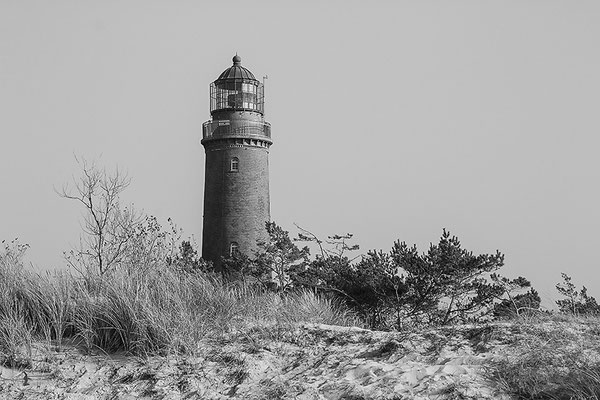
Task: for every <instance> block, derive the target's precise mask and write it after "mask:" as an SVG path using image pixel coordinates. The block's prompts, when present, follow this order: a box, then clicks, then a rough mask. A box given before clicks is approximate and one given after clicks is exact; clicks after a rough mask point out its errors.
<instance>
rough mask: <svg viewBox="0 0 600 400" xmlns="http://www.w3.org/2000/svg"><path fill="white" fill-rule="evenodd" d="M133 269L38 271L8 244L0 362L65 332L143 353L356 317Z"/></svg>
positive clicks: (305, 301)
mask: <svg viewBox="0 0 600 400" xmlns="http://www.w3.org/2000/svg"><path fill="white" fill-rule="evenodd" d="M132 271H133V272H132ZM137 271H140V272H136V269H134V268H132V269H129V272H127V273H125V272H123V273H120V272H115V273H111V274H105V275H104V276H102V277H90V276H88V277H85V279H81V278H79V277H75V276H72V275H70V274H67V273H64V272H63V273H56V274H52V275H50V274H46V275H37V274H33V273H29V272H27V271H25V270H24V269H23V267H22V265H21V263H20V257H18V254H15V251H14V249H11V248H8V247H7V248H6V249H5V252H4V253H3V254H0V356H1V357H2V360H0V362H4V363H5V364H6V363H8V364H14V363H16V362H24V361H17V360H26V359H27V350H26V348H27V346H30V342H31V341H32V340H45V341H47V342H49V343H51V344H52V345H53V346H55V348H56V349H57V350H60V347H61V346H62V343H63V340H64V338H66V337H69V338H71V339H76V340H77V341H78V342H79V343H80V344H81V345H82V346H83V347H84V348H85V349H86V350H87V351H88V352H97V351H101V352H117V351H125V352H127V353H131V354H135V355H142V356H144V355H150V354H164V353H173V352H177V353H181V352H185V353H193V352H194V350H195V349H196V348H197V343H198V341H199V340H201V339H203V338H207V337H209V338H215V339H218V338H219V337H224V336H228V335H229V334H231V333H234V334H235V333H241V332H249V331H251V330H252V329H255V328H257V327H259V328H261V327H275V328H276V330H279V331H281V330H292V329H293V325H294V324H297V323H300V322H317V323H327V324H339V325H351V324H355V323H356V320H355V319H354V318H353V317H352V315H351V314H349V313H347V312H346V311H343V310H342V308H341V306H340V305H339V304H336V303H334V302H332V301H331V300H329V299H326V298H324V297H321V296H318V295H316V294H314V293H312V292H309V291H303V292H298V293H292V294H286V295H279V294H276V293H271V292H264V291H260V290H258V289H255V288H252V287H249V286H243V285H239V284H230V283H226V282H223V281H221V280H219V279H216V278H213V277H210V276H207V275H205V274H202V273H190V272H183V271H177V270H172V269H169V268H168V267H166V266H164V265H162V266H161V265H160V264H158V263H157V264H156V265H154V266H152V267H147V266H146V267H145V268H143V269H142V268H139V269H137Z"/></svg>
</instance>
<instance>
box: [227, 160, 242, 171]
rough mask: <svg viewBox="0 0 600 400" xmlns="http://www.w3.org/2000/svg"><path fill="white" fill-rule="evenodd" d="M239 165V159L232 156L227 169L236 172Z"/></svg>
mask: <svg viewBox="0 0 600 400" xmlns="http://www.w3.org/2000/svg"><path fill="white" fill-rule="evenodd" d="M239 166H240V160H239V159H238V158H237V157H233V158H232V159H231V161H230V162H229V171H231V172H238V170H239Z"/></svg>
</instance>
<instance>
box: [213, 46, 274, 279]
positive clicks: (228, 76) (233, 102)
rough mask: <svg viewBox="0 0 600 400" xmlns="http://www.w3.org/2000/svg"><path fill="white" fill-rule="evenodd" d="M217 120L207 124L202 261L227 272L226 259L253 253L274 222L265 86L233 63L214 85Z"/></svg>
mask: <svg viewBox="0 0 600 400" xmlns="http://www.w3.org/2000/svg"><path fill="white" fill-rule="evenodd" d="M210 115H211V119H210V120H209V121H206V122H205V123H204V124H203V125H202V141H201V143H202V145H203V146H204V150H205V153H206V166H205V176H204V217H203V229H202V258H204V259H205V260H210V261H212V262H213V263H214V265H215V266H216V268H217V270H219V269H220V268H221V257H229V256H232V255H235V254H238V253H244V254H247V255H252V254H253V253H254V251H255V250H256V246H257V242H258V241H264V240H266V239H267V231H266V227H265V223H266V222H268V221H270V199H269V148H270V147H271V144H272V143H273V142H272V141H271V125H270V124H269V123H268V122H266V121H265V117H264V86H263V84H262V83H261V82H259V81H258V80H257V79H256V78H255V77H254V75H253V74H252V72H250V71H249V70H248V69H246V68H244V67H243V66H242V59H241V58H240V57H239V56H238V55H237V54H236V55H235V57H233V65H232V66H231V67H229V68H227V69H226V70H225V71H223V73H221V75H219V77H218V78H217V80H215V81H214V82H213V83H211V84H210Z"/></svg>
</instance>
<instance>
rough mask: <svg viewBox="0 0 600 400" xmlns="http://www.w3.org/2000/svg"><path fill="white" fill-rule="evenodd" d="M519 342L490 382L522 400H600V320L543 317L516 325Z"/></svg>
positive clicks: (491, 368) (491, 371) (494, 365)
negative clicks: (599, 345)
mask: <svg viewBox="0 0 600 400" xmlns="http://www.w3.org/2000/svg"><path fill="white" fill-rule="evenodd" d="M513 323H514V324H515V329H516V331H515V332H516V334H517V337H515V339H514V340H513V341H512V345H511V346H510V350H509V353H508V354H507V356H506V357H503V358H500V359H496V360H494V361H493V362H491V363H490V364H489V365H488V367H487V372H488V376H489V377H490V378H491V379H492V380H493V381H495V382H496V383H497V384H498V386H499V387H500V388H501V389H503V390H505V391H506V392H507V393H511V394H512V395H513V396H515V398H518V399H576V400H590V399H600V352H599V351H598V334H597V332H598V326H599V325H600V320H599V319H598V318H581V317H579V318H577V317H574V316H571V317H569V319H565V315H564V314H558V313H556V314H545V315H540V318H539V320H538V321H536V322H534V323H531V319H527V320H526V321H525V322H523V321H520V320H519V319H515V320H514V321H513Z"/></svg>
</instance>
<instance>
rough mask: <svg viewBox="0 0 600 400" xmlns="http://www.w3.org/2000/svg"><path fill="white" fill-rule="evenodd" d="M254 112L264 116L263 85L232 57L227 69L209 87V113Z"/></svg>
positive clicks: (236, 58) (239, 58)
mask: <svg viewBox="0 0 600 400" xmlns="http://www.w3.org/2000/svg"><path fill="white" fill-rule="evenodd" d="M221 111H228V112H229V111H254V112H257V113H259V114H263V115H264V85H263V84H262V83H261V82H259V81H258V80H257V79H256V78H255V77H254V74H252V72H250V71H248V69H246V68H244V67H242V58H241V57H240V56H238V55H237V54H236V55H235V56H234V57H233V65H232V66H231V67H229V68H227V69H226V70H225V71H223V73H221V75H219V77H218V78H217V80H216V81H214V82H213V83H211V85H210V112H211V114H213V116H214V115H215V114H214V113H216V112H221Z"/></svg>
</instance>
